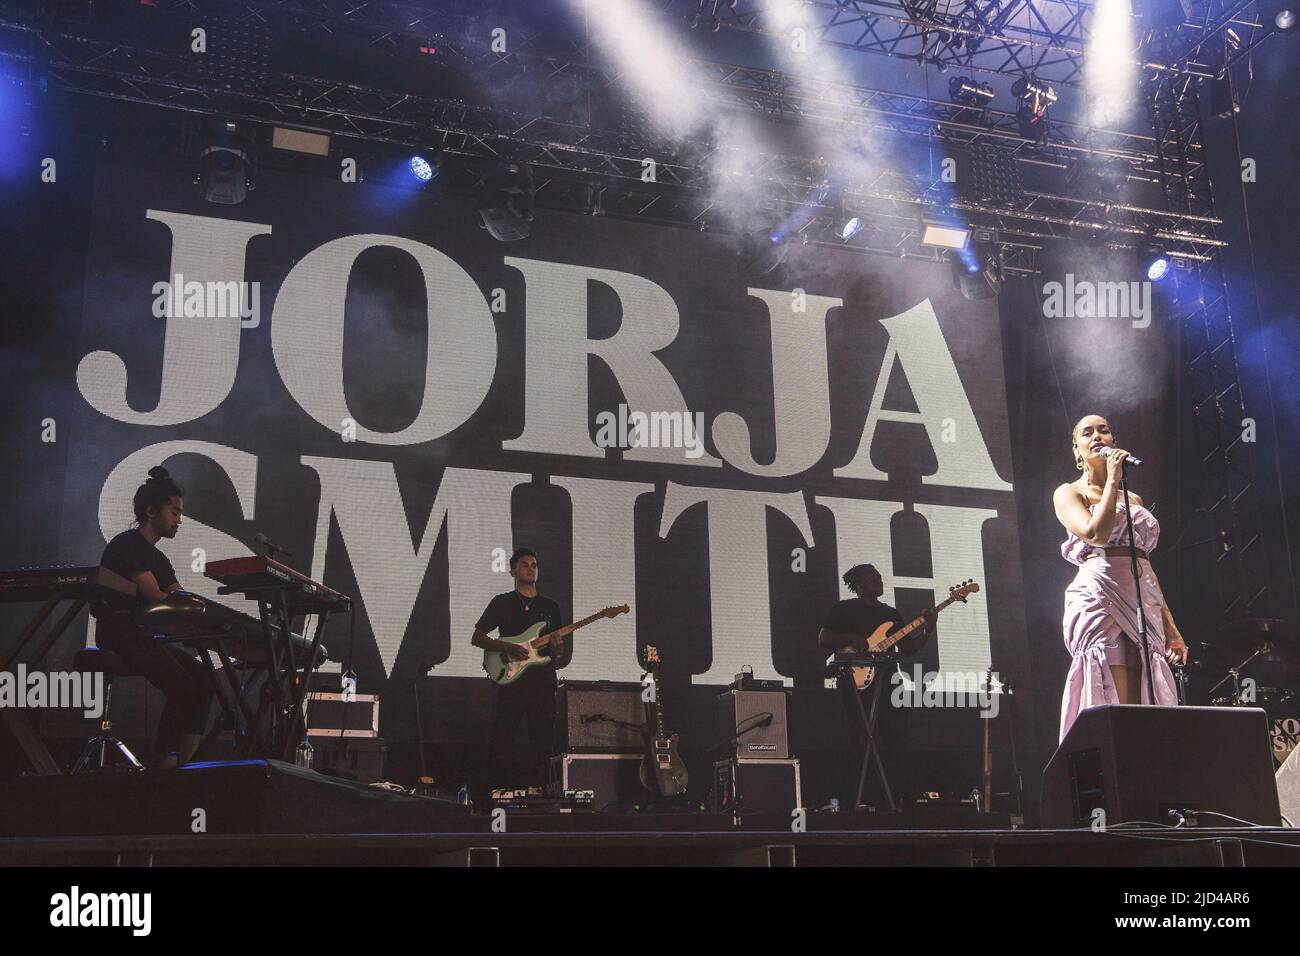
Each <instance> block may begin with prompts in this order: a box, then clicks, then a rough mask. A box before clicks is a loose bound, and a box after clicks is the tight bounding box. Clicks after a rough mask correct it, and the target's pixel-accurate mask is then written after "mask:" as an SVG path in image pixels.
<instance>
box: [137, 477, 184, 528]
mask: <svg viewBox="0 0 1300 956" xmlns="http://www.w3.org/2000/svg"><path fill="white" fill-rule="evenodd" d="M173 497H176V498H183V497H185V491H184V489H182V488H181V486H180V485H178V484H176V482H175V481H173V480H172V477H171V475H169V474H167V469H166V468H164V467H162V466H161V465H155V466H154V467H153V468H150V469H149V480H148V481H146V482H145V483H144V484H143V485H141V486H140V487H139V488H137V489H136V491H135V498H134V499H132V502H131V505H132V507H133V508H134V510H135V521H136V524H141V525H142V524H144V523H145V522H146V521H148V520H149V509H150V508H162V507H163V506H164V505H166V504H167V502H169V501H171V500H172V498H173Z"/></svg>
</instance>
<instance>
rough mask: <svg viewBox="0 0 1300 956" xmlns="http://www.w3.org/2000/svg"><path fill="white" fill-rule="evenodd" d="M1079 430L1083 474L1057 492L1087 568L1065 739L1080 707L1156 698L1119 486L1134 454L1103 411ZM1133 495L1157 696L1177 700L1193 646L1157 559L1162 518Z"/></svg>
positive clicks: (1075, 553)
mask: <svg viewBox="0 0 1300 956" xmlns="http://www.w3.org/2000/svg"><path fill="white" fill-rule="evenodd" d="M1070 437H1071V449H1072V450H1073V452H1074V463H1075V466H1076V467H1077V468H1078V469H1079V470H1080V471H1081V472H1083V474H1082V475H1081V476H1080V477H1079V479H1078V480H1077V481H1072V482H1070V483H1069V484H1064V485H1061V486H1060V487H1059V488H1057V489H1056V494H1054V495H1053V496H1052V501H1053V504H1054V505H1055V506H1056V517H1057V520H1059V521H1060V522H1061V524H1062V525H1063V526H1064V527H1065V530H1066V531H1067V532H1069V536H1068V537H1067V538H1066V539H1065V542H1064V543H1063V544H1062V545H1061V555H1062V557H1064V558H1065V559H1066V560H1067V561H1069V562H1071V563H1072V564H1077V565H1078V566H1079V570H1078V573H1077V574H1075V576H1074V581H1072V582H1071V583H1070V586H1069V587H1068V588H1066V589H1065V616H1064V619H1063V620H1062V628H1063V631H1064V636H1065V647H1066V650H1068V651H1069V652H1070V655H1071V657H1072V658H1073V661H1072V662H1071V664H1070V672H1069V674H1068V675H1067V676H1066V678H1065V693H1064V695H1063V696H1062V698H1061V739H1062V740H1064V739H1065V735H1066V733H1067V732H1068V731H1069V729H1070V725H1071V724H1073V723H1074V720H1075V718H1076V717H1078V716H1079V711H1081V710H1084V709H1086V708H1088V707H1098V706H1100V705H1102V704H1139V703H1142V704H1146V703H1150V702H1151V701H1150V700H1149V698H1148V694H1147V679H1146V670H1145V668H1144V667H1143V662H1142V651H1141V646H1140V643H1139V641H1140V638H1139V637H1138V625H1137V601H1136V598H1135V594H1134V585H1133V570H1132V552H1131V550H1130V549H1129V547H1128V546H1127V542H1128V540H1129V539H1128V520H1127V518H1126V516H1125V514H1124V501H1123V497H1122V496H1121V494H1120V491H1119V482H1120V479H1121V478H1122V477H1123V474H1124V471H1123V467H1124V459H1125V458H1127V457H1128V452H1126V451H1124V450H1123V449H1120V448H1116V447H1115V438H1114V436H1113V435H1112V434H1111V430H1110V424H1109V423H1108V422H1107V421H1106V419H1104V418H1102V417H1101V416H1100V415H1088V416H1085V417H1084V418H1081V419H1080V420H1079V423H1078V424H1077V425H1075V426H1074V431H1073V432H1072V433H1071V436H1070ZM1129 498H1130V500H1131V502H1132V509H1131V510H1132V517H1133V540H1134V543H1135V544H1136V547H1137V553H1138V571H1139V574H1140V576H1141V579H1142V607H1143V610H1144V611H1145V614H1146V622H1147V644H1148V648H1149V651H1150V659H1151V665H1152V670H1151V677H1152V681H1153V683H1154V688H1155V697H1156V700H1155V702H1156V703H1157V704H1167V705H1174V704H1177V703H1178V693H1177V691H1176V690H1175V688H1174V676H1173V672H1172V671H1170V669H1169V665H1170V664H1171V663H1185V662H1186V660H1187V645H1186V644H1185V643H1183V638H1182V635H1181V634H1179V633H1178V627H1177V625H1175V624H1174V618H1173V615H1172V614H1170V613H1169V607H1168V605H1166V604H1165V598H1164V594H1163V593H1162V592H1161V590H1160V581H1159V580H1158V579H1157V578H1156V573H1155V571H1154V570H1153V569H1152V567H1151V562H1150V560H1148V558H1147V555H1148V554H1149V553H1150V552H1151V551H1152V550H1153V549H1154V548H1155V546H1156V541H1157V539H1158V538H1159V537H1160V523H1159V522H1158V521H1156V519H1155V515H1153V514H1152V513H1151V512H1150V511H1148V510H1147V509H1146V507H1145V506H1143V504H1142V499H1141V498H1140V497H1139V496H1138V495H1136V494H1134V493H1133V492H1132V491H1130V492H1129Z"/></svg>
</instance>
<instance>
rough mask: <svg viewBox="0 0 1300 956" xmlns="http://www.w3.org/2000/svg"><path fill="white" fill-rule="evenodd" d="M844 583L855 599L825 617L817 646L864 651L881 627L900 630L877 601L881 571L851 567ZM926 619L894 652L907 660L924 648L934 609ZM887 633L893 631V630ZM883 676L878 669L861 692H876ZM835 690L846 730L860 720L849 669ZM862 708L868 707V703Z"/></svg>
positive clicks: (897, 619)
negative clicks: (846, 725)
mask: <svg viewBox="0 0 1300 956" xmlns="http://www.w3.org/2000/svg"><path fill="white" fill-rule="evenodd" d="M844 584H845V586H846V587H847V588H848V589H849V590H850V591H852V592H853V593H854V594H856V595H857V597H851V598H849V599H847V600H844V601H840V602H839V603H838V604H836V605H835V606H834V607H832V608H831V610H830V613H829V614H827V615H826V623H825V624H823V625H822V629H821V631H820V632H819V633H818V635H817V645H818V646H819V647H821V648H822V649H823V650H826V651H841V650H858V651H863V650H865V649H866V643H867V637H868V635H870V634H871V633H873V632H874V631H875V630H876V628H878V627H880V625H881V624H884V623H886V622H892V623H893V624H894V626H895V627H901V626H902V625H903V624H904V623H905V622H904V621H903V616H902V615H901V614H899V613H898V611H896V610H895V609H894V608H892V607H890V606H889V605H888V604H885V603H884V602H882V601H881V600H880V596H881V595H882V594H884V593H885V582H884V581H883V580H882V579H881V577H880V572H879V571H877V570H876V569H875V568H874V567H872V566H871V565H870V564H858V565H854V566H853V567H851V568H849V569H848V570H847V571H845V572H844ZM925 617H926V619H927V620H926V624H925V626H924V627H922V628H918V629H917V630H916V631H915V632H913V633H912V634H910V635H908V636H907V637H905V638H903V640H901V641H900V642H899V643H898V644H896V645H894V647H893V648H892V651H893V652H901V653H903V654H906V655H908V656H909V657H910V656H911V655H913V654H915V653H917V652H918V651H920V650H921V649H922V648H923V647H925V643H926V641H928V640H929V638H930V631H931V630H932V629H933V627H934V618H935V612H934V609H933V608H931V609H930V610H928V611H926V612H925ZM890 630H891V631H892V630H893V628H891V629H890ZM883 677H884V674H883V673H882V672H881V669H877V671H876V676H875V680H874V681H873V682H872V683H873V684H874V685H875V686H874V687H871V688H868V689H866V690H864V691H863V693H877V692H879V689H880V685H881V684H883V683H884V682H883V680H882V678H883ZM836 688H837V689H838V690H839V692H840V695H841V700H843V702H844V719H845V721H846V722H847V724H848V726H849V727H853V726H854V725H855V724H857V723H858V720H859V718H858V709H857V702H856V701H855V700H854V699H853V695H854V694H855V693H858V688H857V685H856V684H855V683H854V682H853V673H852V671H851V670H850V669H848V668H845V669H844V670H843V671H841V672H840V676H839V678H838V679H837V680H836ZM864 706H867V707H868V708H869V704H864ZM859 737H860V734H859Z"/></svg>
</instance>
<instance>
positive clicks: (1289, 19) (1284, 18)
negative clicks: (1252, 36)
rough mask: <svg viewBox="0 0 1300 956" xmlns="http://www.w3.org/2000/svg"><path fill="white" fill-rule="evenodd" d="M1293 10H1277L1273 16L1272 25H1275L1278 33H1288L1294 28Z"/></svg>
mask: <svg viewBox="0 0 1300 956" xmlns="http://www.w3.org/2000/svg"><path fill="white" fill-rule="evenodd" d="M1295 22H1296V17H1295V11H1294V10H1279V11H1278V12H1277V13H1276V14H1274V16H1273V25H1274V26H1275V27H1277V32H1278V33H1290V32H1292V31H1293V30H1294V29H1295Z"/></svg>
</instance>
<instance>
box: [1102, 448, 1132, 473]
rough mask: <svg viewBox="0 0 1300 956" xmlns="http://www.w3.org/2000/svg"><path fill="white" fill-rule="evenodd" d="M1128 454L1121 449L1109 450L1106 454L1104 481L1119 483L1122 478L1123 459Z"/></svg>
mask: <svg viewBox="0 0 1300 956" xmlns="http://www.w3.org/2000/svg"><path fill="white" fill-rule="evenodd" d="M1127 457H1128V452H1126V451H1125V450H1124V449H1123V448H1111V449H1109V450H1108V451H1107V452H1106V480H1107V481H1119V479H1121V478H1123V477H1124V459H1125V458H1127Z"/></svg>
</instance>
